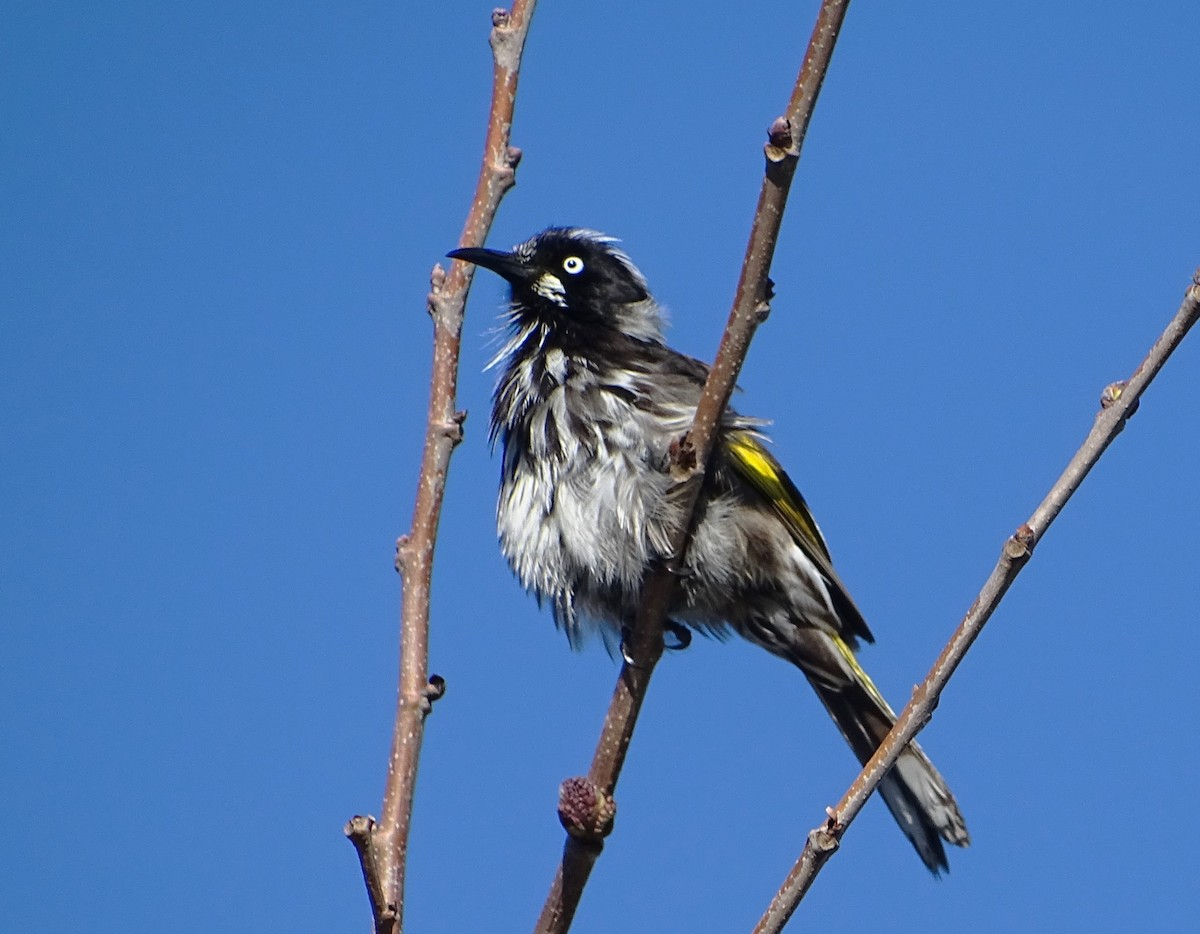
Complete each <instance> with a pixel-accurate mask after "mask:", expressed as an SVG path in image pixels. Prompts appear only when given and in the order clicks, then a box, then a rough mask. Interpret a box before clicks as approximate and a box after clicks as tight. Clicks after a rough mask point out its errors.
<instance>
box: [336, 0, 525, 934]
mask: <svg viewBox="0 0 1200 934" xmlns="http://www.w3.org/2000/svg"><path fill="white" fill-rule="evenodd" d="M535 5H536V0H516V2H515V3H514V4H513V8H512V11H511V12H506V11H504V10H496V11H495V12H493V14H492V31H491V35H490V38H489V41H490V43H491V46H492V57H493V62H494V64H493V71H492V103H491V111H490V114H489V117H488V128H487V137H486V139H485V141H484V152H483V164H482V165H481V167H480V170H479V181H478V183H477V184H476V187H475V196H474V198H473V200H472V202H471V208H470V210H469V211H468V213H467V219H466V223H465V224H464V225H463V231H462V235H461V237H460V238H459V246H481V245H482V244H483V242H484V240H485V239H486V238H487V234H488V231H489V230H490V229H491V226H492V220H493V219H494V218H495V216H496V209H497V208H498V207H499V205H500V199H501V198H503V197H504V194H505V193H506V192H507V191H508V190H509V189H510V188H512V187H513V185H514V184H516V181H515V170H516V167H517V163H518V161H519V160H520V158H521V153H520V151H519V150H517V149H514V148H513V147H512V146H510V145H509V141H510V138H511V132H512V120H513V108H514V105H515V104H516V95H517V80H518V78H519V76H520V67H521V52H522V50H523V49H524V46H525V36H526V35H527V33H528V31H529V21H530V19H531V18H532V16H533V10H534V6H535ZM474 269H475V267H474V266H472V265H471V264H469V263H461V262H459V263H454V264H452V265H451V267H450V272H449V274H447V273H446V272H445V271H444V270H443V269H442V267H441V265H440V264H438V265H435V266H434V267H433V272H432V274H431V276H430V284H431V288H430V292H429V296H428V300H427V302H428V310H429V314H430V316H431V317H432V318H433V334H434V337H433V369H432V374H431V376H430V388H429V418H428V421H427V423H426V429H425V447H424V451H423V453H422V455H421V474H420V477H419V479H418V480H417V495H416V502H415V504H414V506H413V521H412V528H411V530H410V531H409V533H408V534H407V535H404V536H402V537H401V538H400V539H399V541H397V543H396V569H397V570H398V571H399V572H400V573H401V574H402V575H403V578H404V587H403V597H402V599H401V616H400V674H399V691H398V697H397V702H396V723H395V730H394V733H393V736H392V750H391V756H390V758H389V760H388V774H387V782H386V784H385V786H384V794H383V810H382V816H381V817H380V819H379V820H378V821H375V820H374V819H373V818H370V817H361V816H360V817H354V818H351V820H350V821H349V822H348V823H347V824H346V827H345V833H346V835H347V836H348V837H349V838H350V840H351V842H352V843H353V844H354V848H355V849H356V850H357V851H358V856H359V862H360V863H361V865H362V871H363V879H364V881H365V883H366V886H367V893H368V895H369V896H370V900H371V912H372V915H373V917H374V920H375V931H376V934H400V931H402V930H403V918H404V878H405V867H406V862H407V856H408V834H409V825H410V822H411V818H412V805H413V790H414V786H415V784H416V778H417V765H418V760H419V757H420V753H421V742H422V739H423V737H424V732H425V718H426V717H427V716H428V715H429V712H430V710H431V709H432V704H433V701H435V700H437V698H438V697H440V696H441V695H442V693H443V691H444V690H445V684H444V682H443V681H442V679H441V678H439V677H438V676H436V675H435V676H433V678H430V677H429V588H430V582H431V579H432V575H433V551H434V545H435V543H436V541H437V530H438V522H439V520H440V518H441V511H442V498H443V495H444V493H445V488H446V473H447V470H448V469H449V466H450V455H451V454H452V453H453V451H454V448H455V447H456V446H457V445H458V443H459V442H460V441H461V440H462V427H463V419H464V418H465V417H466V413H465V412H460V411H457V410H456V409H455V398H456V394H457V386H458V357H459V347H460V344H461V335H462V323H463V313H464V309H465V308H466V301H467V291H468V290H469V289H470V286H471V280H472V276H473V273H474Z"/></svg>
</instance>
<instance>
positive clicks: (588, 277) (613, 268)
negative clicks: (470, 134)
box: [447, 227, 662, 341]
mask: <svg viewBox="0 0 1200 934" xmlns="http://www.w3.org/2000/svg"><path fill="white" fill-rule="evenodd" d="M447 255H448V256H450V257H452V258H454V259H461V260H464V261H466V262H468V263H474V264H475V265H477V266H482V267H483V268H484V269H490V270H491V271H492V272H494V273H496V274H498V275H500V276H502V277H503V278H504V279H506V280H507V281H508V283H509V285H510V286H512V317H513V320H514V323H515V324H517V325H518V326H521V325H530V324H533V323H534V322H536V323H537V324H538V325H540V326H542V327H544V328H546V329H548V330H550V331H560V332H561V331H571V332H574V333H576V334H578V335H580V336H585V335H586V334H587V333H588V332H589V331H594V330H596V329H599V330H606V329H612V330H617V331H620V332H621V333H623V334H626V335H628V336H630V337H635V338H638V339H641V340H654V341H660V340H661V339H662V320H661V318H662V314H661V311H660V310H659V308H658V306H657V305H656V304H655V303H654V300H653V299H652V298H651V297H650V290H649V288H648V287H647V286H646V280H645V279H644V278H643V277H642V274H641V272H639V271H638V268H637V267H636V266H635V265H633V262H632V261H631V260H630V259H629V257H628V256H626V255H625V254H624V253H623V252H622V251H621V250H619V249H618V248H617V246H616V241H615V240H614V239H613V238H612V237H606V236H605V235H604V234H601V233H597V232H596V231H594V230H585V229H582V228H578V227H550V228H547V229H546V230H543V231H541V232H540V233H537V234H534V235H533V236H532V237H530V238H529V239H528V240H526V241H525V242H524V243H520V244H518V245H517V246H516V247H514V248H513V250H512V252H511V253H505V252H503V251H500V250H488V249H483V248H481V247H466V248H463V249H459V250H451V251H450V253H448V254H447Z"/></svg>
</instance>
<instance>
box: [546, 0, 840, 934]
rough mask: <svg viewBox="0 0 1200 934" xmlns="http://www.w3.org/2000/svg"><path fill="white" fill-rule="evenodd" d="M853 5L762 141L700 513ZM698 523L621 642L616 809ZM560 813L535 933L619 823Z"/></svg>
mask: <svg viewBox="0 0 1200 934" xmlns="http://www.w3.org/2000/svg"><path fill="white" fill-rule="evenodd" d="M848 6H849V0H825V2H823V3H822V5H821V11H820V13H819V14H818V17H817V24H816V27H815V28H814V29H813V34H812V38H811V39H810V40H809V44H808V50H807V52H806V53H805V55H804V63H803V65H802V66H801V69H800V74H799V76H798V77H797V79H796V84H795V87H794V88H793V90H792V95H791V99H790V101H789V102H788V108H787V112H786V114H785V115H784V116H782V117H779V118H778V119H777V120H776V121H775V122H774V123H773V124H772V126H771V128H770V133H769V138H768V142H767V145H766V147H765V152H766V168H765V172H764V178H763V184H762V190H761V192H760V194H759V198H758V206H757V208H756V210H755V212H754V221H753V224H752V226H751V230H750V240H749V243H748V244H747V247H746V256H745V259H744V261H743V263H742V271H741V275H740V277H739V279H738V286H737V291H736V293H735V297H734V302H733V308H732V310H731V311H730V314H729V320H728V322H727V324H726V326H725V332H724V334H723V336H722V338H721V345H720V348H719V349H718V351H717V356H716V359H715V361H714V362H713V367H712V371H711V372H710V373H709V377H708V381H707V382H706V383H705V386H704V392H703V394H702V395H701V397H700V402H699V404H698V406H697V408H696V416H695V419H694V421H693V423H692V428H691V430H690V431H689V432H688V434H687V436H685V437H684V438H683V439H681V443H680V444H679V445H678V451H677V452H676V455H675V457H674V458H673V463H672V465H671V471H672V475H673V479H674V480H675V481H676V482H677V483H678V484H679V485H680V486H681V490H680V493H681V494H682V495H681V502H682V505H683V508H684V509H685V510H686V513H687V514H688V515H689V516H692V517H693V519H694V511H695V507H696V501H697V499H698V497H699V495H700V487H701V483H702V480H703V477H704V472H705V469H706V467H707V464H708V461H709V457H710V455H711V453H712V450H713V447H714V445H715V443H716V438H717V428H718V426H719V424H720V419H721V415H722V414H723V413H724V411H725V408H726V407H727V406H728V404H729V398H730V396H731V395H732V393H733V387H734V383H735V382H736V380H737V375H738V372H739V371H740V370H741V367H742V361H743V360H745V357H746V350H747V349H748V348H749V346H750V339H751V338H752V337H753V335H754V331H755V329H756V328H757V327H758V325H759V324H760V323H761V322H762V321H763V320H764V319H765V317H766V314H767V311H768V310H769V305H768V302H769V299H770V295H769V287H768V279H767V274H768V272H769V270H770V267H771V259H772V257H773V256H774V253H775V243H776V240H777V239H778V235H779V227H780V224H781V223H782V221H783V211H784V208H785V207H786V204H787V196H788V190H789V188H790V186H791V182H792V176H793V175H794V174H795V171H796V164H797V163H798V162H799V159H800V148H801V146H802V145H803V143H804V137H805V135H806V134H807V132H808V126H809V123H810V122H811V120H812V114H813V109H814V108H815V107H816V103H817V96H818V95H819V94H820V91H821V83H822V82H823V81H824V79H825V74H826V72H827V71H828V69H829V62H830V59H831V58H832V56H833V48H834V45H835V44H836V42H837V37H838V32H839V30H840V29H841V25H842V21H843V20H844V19H845V16H846V8H847V7H848ZM691 521H692V520H689V525H687V526H685V527H683V528H681V529H680V530H679V533H678V534H677V535H676V536H675V540H674V541H672V542H671V548H672V552H671V553H672V558H671V559H670V560H668V561H666V562H663V563H662V564H661V565H660V566H657V567H655V568H653V569H651V570H649V571H648V572H647V575H646V577H645V578H644V579H643V585H642V602H641V606H640V608H639V612H638V619H637V623H636V625H635V626H634V629H633V632H632V633H631V634H630V637H629V639H628V640H627V641H626V643H625V645H624V651H625V655H626V659H627V660H626V662H625V664H623V665H622V666H621V672H620V674H619V675H618V677H617V683H616V687H615V688H614V689H613V696H612V701H611V702H610V705H609V709H608V714H607V716H606V717H605V720H604V727H603V729H602V730H601V734H600V740H599V742H598V743H597V744H596V752H595V755H594V756H593V758H592V765H591V768H590V769H589V771H588V776H587V779H586V781H587V782H588V783H590V785H591V788H592V791H593V800H594V801H595V802H596V803H597V807H598V808H600V809H601V810H604V811H611V810H612V808H613V803H612V795H613V792H614V790H615V789H616V785H617V779H618V777H619V776H620V773H621V768H622V766H623V765H624V763H625V756H626V753H627V752H628V750H629V743H630V740H631V738H632V736H633V730H634V726H635V725H636V723H637V717H638V713H639V711H640V710H641V706H642V701H643V699H644V698H645V695H646V689H647V686H648V685H649V682H650V676H651V675H652V674H653V672H654V666H655V665H656V664H657V663H658V659H659V658H660V656H661V655H662V651H663V639H662V633H663V620H664V619H665V617H666V613H667V608H668V606H669V605H670V601H671V595H672V593H673V591H674V588H675V581H676V579H677V577H678V569H679V568H680V567H681V566H682V564H683V558H684V555H685V554H686V551H687V545H688V541H689V540H690V538H691V533H692V529H691V526H690V522H691ZM560 817H561V818H562V819H563V823H564V825H566V826H567V827H568V837H567V840H566V843H565V844H564V847H563V856H562V861H561V862H560V864H559V867H558V872H557V874H556V876H555V879H554V883H553V885H552V886H551V888H550V893H549V895H548V896H547V898H546V903H545V905H544V906H543V908H542V914H541V916H540V917H539V919H538V922H537V925H536V926H535V928H534V932H535V934H561V932H564V931H566V930H567V929H568V928H570V926H571V919H572V918H573V917H574V915H575V909H576V908H577V906H578V904H579V898H580V896H581V895H582V893H583V888H584V886H585V885H586V883H587V879H588V876H589V874H590V873H591V869H592V866H593V865H594V864H595V860H596V857H597V856H598V855H599V851H600V847H601V845H602V842H603V837H604V835H605V834H607V832H608V830H609V829H611V826H612V821H611V817H610V818H609V819H608V820H607V821H599V820H597V821H593V822H591V823H594V824H595V825H596V826H597V827H598V828H601V829H599V830H596V831H592V830H589V829H584V830H580V829H579V826H580V823H579V822H578V821H576V820H574V818H573V816H572V815H569V814H566V813H564V812H563V811H562V809H561V808H560ZM588 824H589V821H587V820H584V821H583V822H582V825H583V826H584V827H586V826H587V825H588Z"/></svg>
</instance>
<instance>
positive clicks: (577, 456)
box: [447, 227, 970, 876]
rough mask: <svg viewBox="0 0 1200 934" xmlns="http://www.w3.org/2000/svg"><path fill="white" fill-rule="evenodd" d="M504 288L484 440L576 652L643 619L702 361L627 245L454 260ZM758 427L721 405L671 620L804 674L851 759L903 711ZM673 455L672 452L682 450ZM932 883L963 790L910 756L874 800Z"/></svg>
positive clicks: (514, 536)
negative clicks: (669, 333) (870, 656)
mask: <svg viewBox="0 0 1200 934" xmlns="http://www.w3.org/2000/svg"><path fill="white" fill-rule="evenodd" d="M447 255H448V256H449V257H451V258H453V259H457V260H462V261H465V262H467V263H473V264H474V265H476V266H478V267H482V268H484V269H488V270H490V271H492V272H494V273H497V274H498V275H500V276H501V277H502V278H503V279H505V280H506V281H507V282H508V284H509V286H510V288H511V297H510V300H509V302H508V305H507V308H506V310H505V311H504V313H503V315H502V326H501V329H500V330H501V333H502V334H503V338H502V340H503V343H502V346H500V348H499V350H498V352H497V353H496V354H495V356H494V357H493V359H492V360H491V362H490V363H489V364H488V366H489V368H491V369H496V370H497V371H498V377H497V382H496V387H495V391H494V393H493V399H492V414H491V429H490V440H491V443H492V445H493V448H494V447H495V446H496V444H497V443H498V444H499V446H500V455H501V456H500V461H501V481H500V492H499V497H498V500H497V507H496V527H497V535H498V538H499V542H500V549H501V552H502V553H503V555H504V557H505V559H506V560H507V561H508V563H509V565H510V566H511V568H512V570H513V572H514V574H515V576H516V578H517V580H518V581H519V582H520V583H521V585H522V586H523V587H524V588H525V589H526V590H527V591H530V592H532V593H533V594H534V595H535V596H536V598H537V600H538V602H539V603H545V604H548V605H549V607H550V610H551V613H552V615H553V618H554V621H555V623H556V624H557V625H558V627H559V628H560V629H562V630H564V631H565V632H566V635H567V637H568V639H569V641H570V643H571V644H572V645H573V646H576V647H578V646H579V645H580V644H581V643H582V642H583V641H584V640H585V638H586V637H587V636H588V635H589V634H592V633H595V632H597V631H598V632H600V633H601V634H604V635H606V636H607V637H608V638H609V639H612V638H614V637H616V638H619V637H620V634H621V633H622V632H623V631H624V632H627V631H629V629H630V627H631V626H632V624H633V621H634V619H635V618H636V615H637V611H638V604H639V600H640V595H641V585H642V580H643V575H644V573H645V571H646V569H647V568H648V567H649V566H650V565H651V564H652V563H653V562H655V561H660V560H662V559H665V558H666V557H668V556H669V553H670V549H671V540H672V536H673V535H674V533H675V532H676V530H677V529H678V528H679V527H680V525H681V524H682V523H684V522H685V521H686V520H687V516H685V515H684V510H683V508H682V506H681V505H680V503H679V497H678V496H676V495H673V492H675V491H677V490H678V487H677V486H675V485H674V484H673V481H672V478H671V475H670V469H669V468H670V462H671V456H672V450H673V445H677V443H678V441H679V440H680V439H681V438H682V437H683V435H684V434H685V433H686V432H687V430H688V429H689V428H690V427H691V423H692V419H693V416H694V415H695V411H696V406H697V403H698V402H699V399H700V393H701V389H702V387H703V386H704V382H705V380H706V378H707V376H708V371H709V367H708V366H707V364H705V363H703V362H702V361H700V360H697V359H695V358H693V357H690V356H687V355H685V354H683V353H680V352H678V351H676V350H674V349H672V348H671V347H669V346H668V345H667V343H666V340H665V336H664V329H665V313H664V311H663V309H662V307H661V306H660V305H659V304H658V302H656V301H655V299H654V297H653V296H652V295H651V293H650V289H649V286H648V285H647V282H646V279H645V277H644V276H643V275H642V273H641V271H640V270H639V269H638V268H637V267H636V266H635V265H634V263H633V261H632V260H631V259H630V257H629V256H628V255H627V254H626V253H625V252H624V251H623V250H622V249H621V247H620V246H619V241H618V240H616V239H615V238H613V237H610V236H607V235H605V234H602V233H600V232H598V231H595V230H591V229H588V228H583V227H549V228H547V229H545V230H542V231H540V232H539V233H536V234H534V235H533V236H532V237H530V238H529V239H528V240H525V241H524V242H523V243H520V244H518V245H517V246H515V247H514V248H513V249H512V250H511V251H501V250H493V249H486V248H483V247H464V248H460V249H456V250H453V251H451V252H450V253H449V254H447ZM767 424H768V423H767V422H765V421H764V420H762V419H758V418H752V417H748V416H744V415H741V414H739V413H738V412H737V411H735V410H734V409H732V408H728V409H726V411H725V413H724V415H723V418H722V420H721V423H720V426H719V429H718V440H717V445H716V449H715V450H714V452H713V455H712V457H711V459H710V465H709V469H708V471H707V473H706V477H705V479H704V481H703V485H702V488H701V492H700V497H699V500H698V503H697V506H696V520H695V525H694V531H693V536H692V539H691V542H690V545H689V546H688V548H687V551H686V554H685V556H684V559H683V563H682V566H681V568H680V573H679V579H678V583H677V586H676V588H675V595H674V597H673V600H672V603H671V605H670V607H669V613H668V615H669V620H670V624H671V625H672V626H674V627H676V628H678V629H681V630H682V631H685V632H686V631H689V630H696V631H698V632H702V633H705V634H715V635H718V636H723V635H726V634H728V633H729V632H730V631H732V632H733V633H736V634H737V635H738V636H741V637H742V638H744V639H747V640H749V641H750V642H751V643H754V644H755V645H758V646H760V647H762V648H764V649H766V650H767V651H768V652H770V653H771V654H772V655H775V656H778V657H780V658H783V659H785V660H786V661H788V662H790V663H792V664H793V665H795V666H796V667H797V668H799V669H800V671H802V672H803V673H804V675H805V676H806V677H807V679H808V681H809V683H810V684H811V685H812V687H813V689H814V690H815V691H816V693H817V696H818V697H819V698H820V700H821V702H822V704H823V705H824V706H825V709H826V710H827V711H828V712H829V715H830V716H831V717H832V718H833V721H834V723H835V724H836V725H837V727H838V729H839V730H840V731H841V733H842V735H843V737H845V739H846V741H847V743H848V744H849V745H850V748H851V749H852V751H853V752H854V754H855V755H856V756H857V757H858V760H859V761H860V762H862V763H864V764H865V763H866V762H867V761H868V760H869V759H870V758H871V756H872V755H873V754H874V753H875V750H876V749H877V748H878V746H879V743H880V742H881V741H882V740H883V738H884V736H886V735H887V733H888V731H889V730H890V729H891V727H892V725H893V724H894V723H895V719H896V716H895V713H894V712H893V710H892V708H891V707H890V706H888V703H887V701H886V700H885V699H884V697H883V695H882V694H881V693H880V691H879V690H878V688H876V687H875V685H874V683H873V682H872V681H871V679H870V677H868V675H867V673H866V672H865V671H864V670H863V668H862V666H861V665H860V664H859V661H858V658H857V655H856V653H857V650H858V648H859V646H860V644H861V643H862V642H873V641H874V637H873V635H872V633H871V630H870V629H869V628H868V627H867V623H866V621H865V620H864V618H863V615H862V613H861V612H860V611H859V609H858V607H857V605H856V604H855V602H854V600H853V599H852V598H851V596H850V594H849V592H848V591H847V589H846V586H845V585H844V584H843V583H842V579H841V578H840V577H839V576H838V573H837V572H836V571H835V570H834V567H833V561H832V558H831V556H830V551H829V547H828V545H827V544H826V541H825V538H824V536H823V535H822V534H821V531H820V529H819V528H818V526H817V523H816V521H815V520H814V519H813V516H812V513H811V512H810V511H809V507H808V504H807V503H806V502H805V500H804V497H803V496H802V495H801V493H800V491H799V489H797V487H796V485H795V484H794V483H793V482H792V480H791V479H790V478H789V477H788V475H787V473H786V472H785V471H784V469H783V467H782V466H781V465H780V464H779V461H778V460H776V458H775V457H774V455H773V454H772V453H771V452H770V450H769V449H768V448H767V443H768V437H767V434H766V430H765V429H766V425H767ZM676 449H677V448H676ZM879 790H880V793H881V795H882V797H883V800H884V802H885V803H886V804H887V807H888V809H889V810H890V811H891V813H892V815H893V817H894V818H895V820H896V822H897V823H898V824H899V826H900V828H901V830H902V831H903V832H904V834H905V835H906V836H907V837H908V839H909V840H910V841H911V843H912V845H913V846H914V848H915V849H916V851H917V853H918V854H919V855H920V857H921V860H922V861H923V862H924V864H925V865H926V867H928V868H929V870H930V871H931V872H932V873H933V874H934V875H935V876H936V875H938V874H939V873H940V872H941V871H944V870H947V869H948V868H949V864H948V861H947V858H946V851H945V846H944V845H943V843H950V844H953V845H955V846H966V845H967V844H968V843H969V842H970V838H969V835H968V832H967V827H966V823H965V821H964V820H963V817H962V814H961V812H960V811H959V807H958V804H957V802H956V801H955V798H954V795H953V794H952V793H951V791H950V788H949V786H948V785H947V784H946V782H945V780H944V779H943V778H942V776H941V775H940V774H939V772H938V771H937V769H936V768H935V767H934V765H933V763H932V762H931V761H930V760H929V758H928V757H927V756H926V755H925V753H924V752H923V751H922V749H921V748H920V747H919V746H918V745H917V744H916V743H911V744H910V745H909V746H908V747H907V749H906V750H905V751H904V752H903V753H902V754H901V755H900V758H899V759H898V760H897V761H896V764H895V765H894V766H893V767H892V768H891V770H890V771H889V772H888V774H887V775H886V776H885V777H884V779H883V781H882V782H881V784H880V786H879Z"/></svg>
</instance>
